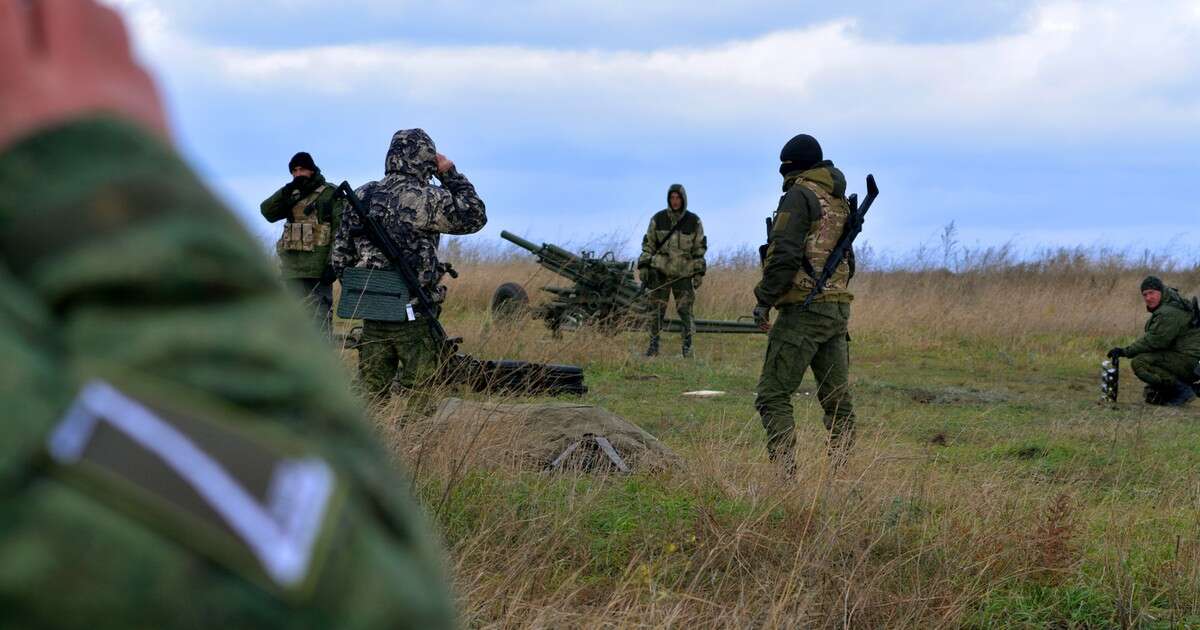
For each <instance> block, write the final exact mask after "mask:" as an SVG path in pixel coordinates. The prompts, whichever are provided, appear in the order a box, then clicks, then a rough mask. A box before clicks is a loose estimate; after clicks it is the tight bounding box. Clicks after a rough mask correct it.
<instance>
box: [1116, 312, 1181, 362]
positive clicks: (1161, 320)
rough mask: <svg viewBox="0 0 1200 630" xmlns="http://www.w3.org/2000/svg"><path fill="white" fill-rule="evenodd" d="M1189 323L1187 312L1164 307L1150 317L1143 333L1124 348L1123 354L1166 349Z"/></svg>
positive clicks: (1131, 354) (1134, 354)
mask: <svg viewBox="0 0 1200 630" xmlns="http://www.w3.org/2000/svg"><path fill="white" fill-rule="evenodd" d="M1190 324H1191V316H1190V315H1189V314H1188V313H1185V312H1183V311H1181V310H1179V309H1175V308H1169V307H1164V308H1163V312H1162V313H1160V314H1158V315H1157V316H1155V317H1153V318H1151V320H1150V324H1149V326H1147V328H1146V332H1145V334H1143V335H1142V336H1141V337H1140V338H1138V340H1137V341H1135V342H1133V343H1131V344H1129V346H1128V347H1126V348H1125V355H1126V356H1130V357H1133V356H1137V355H1139V354H1143V353H1146V352H1157V351H1160V350H1166V349H1168V348H1170V347H1171V344H1173V343H1174V342H1175V339H1176V338H1178V337H1179V335H1182V334H1183V333H1185V332H1187V330H1188V328H1189V327H1190Z"/></svg>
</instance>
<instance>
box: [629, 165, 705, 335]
mask: <svg viewBox="0 0 1200 630" xmlns="http://www.w3.org/2000/svg"><path fill="white" fill-rule="evenodd" d="M707 251H708V239H707V238H705V236H704V224H702V223H701V222H700V217H698V216H696V214H695V213H694V212H691V211H690V210H688V202H687V190H685V189H684V188H683V185H682V184H671V187H670V188H668V189H667V207H666V208H663V209H662V210H660V211H658V212H657V213H655V215H654V216H653V217H652V218H651V219H650V227H648V228H646V235H645V236H644V237H643V238H642V255H641V256H640V257H639V258H638V264H637V267H638V275H639V277H640V278H641V281H642V285H643V286H645V287H647V289H648V290H649V297H650V302H651V303H652V304H653V305H654V306H655V311H656V312H655V316H654V318H653V319H651V321H650V346H649V347H648V348H647V349H646V356H648V357H652V356H655V355H657V354H658V337H659V333H660V331H661V330H662V321H663V318H664V317H666V315H667V301H668V300H669V299H670V298H671V295H672V294H674V296H675V309H676V310H677V311H678V312H679V319H680V321H682V322H683V332H682V337H683V356H685V357H690V356H692V336H693V334H695V330H696V326H695V324H694V323H693V319H692V304H694V303H695V302H696V289H699V288H700V283H701V282H702V281H703V280H704V272H705V270H706V266H705V262H704V254H705V252H707Z"/></svg>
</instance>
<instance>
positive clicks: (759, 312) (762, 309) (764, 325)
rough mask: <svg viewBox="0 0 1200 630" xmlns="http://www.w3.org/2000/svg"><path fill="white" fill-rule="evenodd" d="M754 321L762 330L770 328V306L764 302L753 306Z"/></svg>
mask: <svg viewBox="0 0 1200 630" xmlns="http://www.w3.org/2000/svg"><path fill="white" fill-rule="evenodd" d="M754 323H755V324H757V325H758V328H759V329H760V330H762V331H764V332H765V331H767V330H770V329H771V307H770V306H767V305H766V304H759V305H758V306H755V307H754Z"/></svg>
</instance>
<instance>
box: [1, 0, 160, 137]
mask: <svg viewBox="0 0 1200 630" xmlns="http://www.w3.org/2000/svg"><path fill="white" fill-rule="evenodd" d="M0 103H2V104H3V105H2V106H0V151H3V150H4V149H5V148H7V147H8V145H10V144H12V143H14V142H16V141H18V140H20V139H21V138H24V137H25V136H28V135H31V134H33V133H36V132H38V131H41V130H43V129H46V128H49V127H52V126H54V125H58V124H62V123H65V122H68V121H71V120H75V119H77V118H81V117H84V116H92V115H95V114H100V113H104V114H109V115H115V116H119V117H121V118H123V119H125V120H127V121H132V122H134V123H136V124H138V125H140V126H141V127H143V128H145V129H149V130H150V131H152V132H155V133H157V134H159V135H160V136H162V137H163V138H164V139H166V138H167V121H166V116H165V115H164V113H163V108H162V104H161V103H160V102H159V99H158V92H157V91H156V90H155V87H154V82H153V81H151V79H150V76H149V75H147V74H146V72H145V71H143V70H142V68H141V67H140V66H139V65H138V64H137V63H136V62H135V61H134V60H133V57H132V55H131V54H130V45H129V37H128V36H127V35H126V33H125V25H124V23H123V22H122V21H121V17H120V16H119V15H117V13H116V12H115V11H113V10H112V9H109V8H107V7H105V6H102V5H100V4H99V3H97V2H94V1H93V0H37V1H34V2H22V1H20V0H0Z"/></svg>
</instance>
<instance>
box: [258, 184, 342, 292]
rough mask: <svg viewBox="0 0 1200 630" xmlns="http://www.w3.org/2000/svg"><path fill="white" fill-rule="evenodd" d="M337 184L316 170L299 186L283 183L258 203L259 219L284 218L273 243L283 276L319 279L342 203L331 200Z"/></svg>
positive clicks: (328, 253)
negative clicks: (279, 233)
mask: <svg viewBox="0 0 1200 630" xmlns="http://www.w3.org/2000/svg"><path fill="white" fill-rule="evenodd" d="M336 190H337V186H335V185H333V184H330V183H329V182H326V181H325V176H324V175H322V174H321V173H317V174H316V175H314V176H313V177H312V179H311V180H310V181H309V182H308V184H307V185H306V186H305V187H304V188H303V189H296V188H295V187H294V186H292V185H290V184H289V185H286V186H284V187H282V188H280V189H279V190H277V191H275V193H274V194H272V195H271V196H270V197H267V199H266V200H265V201H263V202H262V204H261V205H260V206H259V209H260V210H261V211H262V215H263V218H265V219H266V220H268V221H270V222H272V223H274V222H276V221H279V220H281V219H284V220H286V221H287V223H285V224H284V226H283V234H281V235H280V236H279V240H278V241H277V242H276V243H275V253H276V254H277V255H278V256H279V266H280V271H281V272H282V274H283V277H284V278H320V277H321V276H322V275H323V274H324V273H325V269H326V268H327V267H328V266H329V257H330V252H331V251H332V249H333V235H334V234H336V233H337V228H338V225H339V224H340V223H341V220H342V212H343V211H344V210H345V205H346V202H345V201H342V200H336V201H335V200H334V192H335V191H336Z"/></svg>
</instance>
